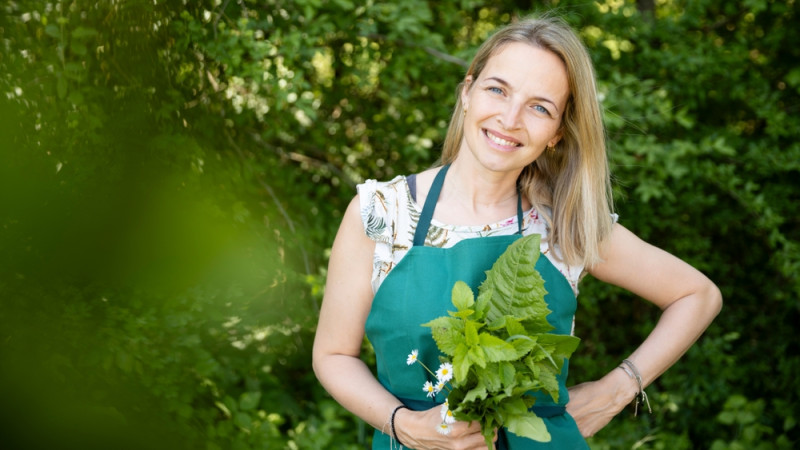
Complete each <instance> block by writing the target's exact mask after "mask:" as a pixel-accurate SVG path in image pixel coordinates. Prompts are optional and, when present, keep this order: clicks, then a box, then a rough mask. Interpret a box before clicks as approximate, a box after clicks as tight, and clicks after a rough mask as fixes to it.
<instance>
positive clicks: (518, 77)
mask: <svg viewBox="0 0 800 450" xmlns="http://www.w3.org/2000/svg"><path fill="white" fill-rule="evenodd" d="M568 97H569V85H568V84H567V70H566V68H565V67H564V63H563V62H562V61H561V59H560V58H559V57H558V56H556V55H555V54H554V53H552V52H550V51H547V50H543V49H540V48H538V47H534V46H532V45H528V44H525V43H518V42H513V43H509V44H505V45H504V46H503V47H501V48H500V49H499V50H498V51H497V53H495V54H494V55H492V56H491V57H490V58H489V61H488V62H487V64H486V66H485V67H484V69H483V71H482V72H481V74H480V75H479V76H478V77H477V78H476V79H473V78H472V77H471V76H468V77H467V79H466V83H465V86H464V90H463V91H462V93H461V101H462V104H463V106H464V108H465V109H466V111H467V113H466V116H465V117H464V139H463V140H462V141H461V148H460V150H459V154H458V158H468V159H469V160H471V161H473V162H477V163H478V164H479V165H480V166H482V167H484V168H486V169H488V170H491V171H494V172H516V173H517V174H518V173H519V171H521V170H522V169H523V168H524V167H525V166H527V165H528V164H530V163H532V162H533V161H534V160H535V159H536V158H538V157H539V155H541V154H542V152H544V150H545V149H546V148H547V147H548V146H553V145H555V144H556V143H557V142H558V141H559V140H560V139H561V131H560V129H561V117H562V114H563V113H564V108H565V107H566V104H567V98H568Z"/></svg>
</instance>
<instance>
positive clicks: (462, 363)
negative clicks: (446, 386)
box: [453, 342, 472, 382]
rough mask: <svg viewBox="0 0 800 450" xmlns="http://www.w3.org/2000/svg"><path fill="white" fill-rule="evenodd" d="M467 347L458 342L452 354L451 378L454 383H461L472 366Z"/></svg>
mask: <svg viewBox="0 0 800 450" xmlns="http://www.w3.org/2000/svg"><path fill="white" fill-rule="evenodd" d="M468 352H469V347H467V346H466V345H465V344H464V343H463V342H460V343H459V344H458V346H457V347H456V351H455V352H453V377H454V378H455V381H456V382H463V381H464V380H466V379H467V373H468V372H469V368H470V366H471V365H472V363H471V362H470V358H469V355H468Z"/></svg>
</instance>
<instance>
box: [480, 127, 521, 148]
mask: <svg viewBox="0 0 800 450" xmlns="http://www.w3.org/2000/svg"><path fill="white" fill-rule="evenodd" d="M486 136H487V137H489V139H491V140H492V142H495V143H497V144H500V145H504V146H506V147H516V146H517V145H518V144H517V143H516V142H511V141H507V140H505V139H503V138H499V137H497V136H495V135H493V134H492V133H491V132H489V131H488V130H487V131H486Z"/></svg>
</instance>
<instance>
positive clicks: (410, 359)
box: [406, 350, 419, 366]
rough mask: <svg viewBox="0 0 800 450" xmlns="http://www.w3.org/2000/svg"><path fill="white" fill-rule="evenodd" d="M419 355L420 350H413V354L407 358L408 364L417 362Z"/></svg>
mask: <svg viewBox="0 0 800 450" xmlns="http://www.w3.org/2000/svg"><path fill="white" fill-rule="evenodd" d="M417 355H419V350H411V354H409V355H408V358H406V364H408V365H409V366H410V365H412V364H414V363H415V362H417Z"/></svg>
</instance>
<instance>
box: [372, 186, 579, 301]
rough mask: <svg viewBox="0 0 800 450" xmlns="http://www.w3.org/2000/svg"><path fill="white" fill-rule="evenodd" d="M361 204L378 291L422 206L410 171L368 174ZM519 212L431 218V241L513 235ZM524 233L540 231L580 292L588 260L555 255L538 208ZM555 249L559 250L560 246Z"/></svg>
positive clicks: (528, 215)
mask: <svg viewBox="0 0 800 450" xmlns="http://www.w3.org/2000/svg"><path fill="white" fill-rule="evenodd" d="M358 193H359V198H360V204H361V220H362V222H363V223H364V229H365V230H366V234H367V236H368V237H369V238H370V239H372V240H373V241H375V256H374V261H373V268H372V291H373V292H377V291H378V287H380V285H381V283H382V282H383V280H384V279H385V278H386V275H388V274H389V272H390V271H391V270H392V268H393V267H394V266H395V265H397V263H398V262H400V260H401V259H403V257H404V256H405V254H406V253H407V252H408V250H409V249H410V248H411V246H412V243H413V240H414V232H415V230H416V228H417V222H419V216H420V213H421V212H422V208H421V206H420V205H419V204H417V202H416V201H414V199H413V197H412V195H411V191H410V190H409V188H408V183H407V182H406V177H404V176H402V175H400V176H397V177H395V178H394V179H393V180H391V181H388V182H378V181H376V180H367V181H366V182H364V183H363V184H360V185H358ZM517 228H518V227H517V217H516V216H514V217H511V218H509V219H506V220H503V221H501V222H498V223H495V224H491V225H485V226H453V225H447V224H444V223H441V222H438V221H436V220H435V219H434V220H432V221H431V226H430V229H429V230H428V235H427V237H426V239H425V245H426V246H432V247H442V248H449V247H452V246H453V245H455V244H456V243H457V242H459V241H462V240H464V239H471V238H477V237H486V236H499V235H510V234H514V233H516V232H517ZM522 234H523V235H525V236H527V235H529V234H540V235H541V236H542V244H541V252H542V254H543V255H545V256H546V257H547V258H548V259H549V260H550V262H552V263H553V265H554V266H555V267H556V268H557V269H558V271H559V272H561V274H562V275H564V278H566V279H567V281H568V282H569V284H570V286H571V287H572V290H573V292H574V293H575V295H577V294H578V281H579V280H580V278H581V276H582V274H583V266H567V265H566V264H564V263H563V262H561V261H559V260H557V259H556V258H554V257H553V254H552V252H551V249H550V246H549V245H548V243H547V239H546V238H547V227H546V226H545V221H544V220H543V219H540V218H539V214H538V212H537V211H536V210H535V209H531V210H529V211H525V212H524V214H523V219H522ZM554 251H556V252H557V251H558V249H557V248H555V249H554Z"/></svg>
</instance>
